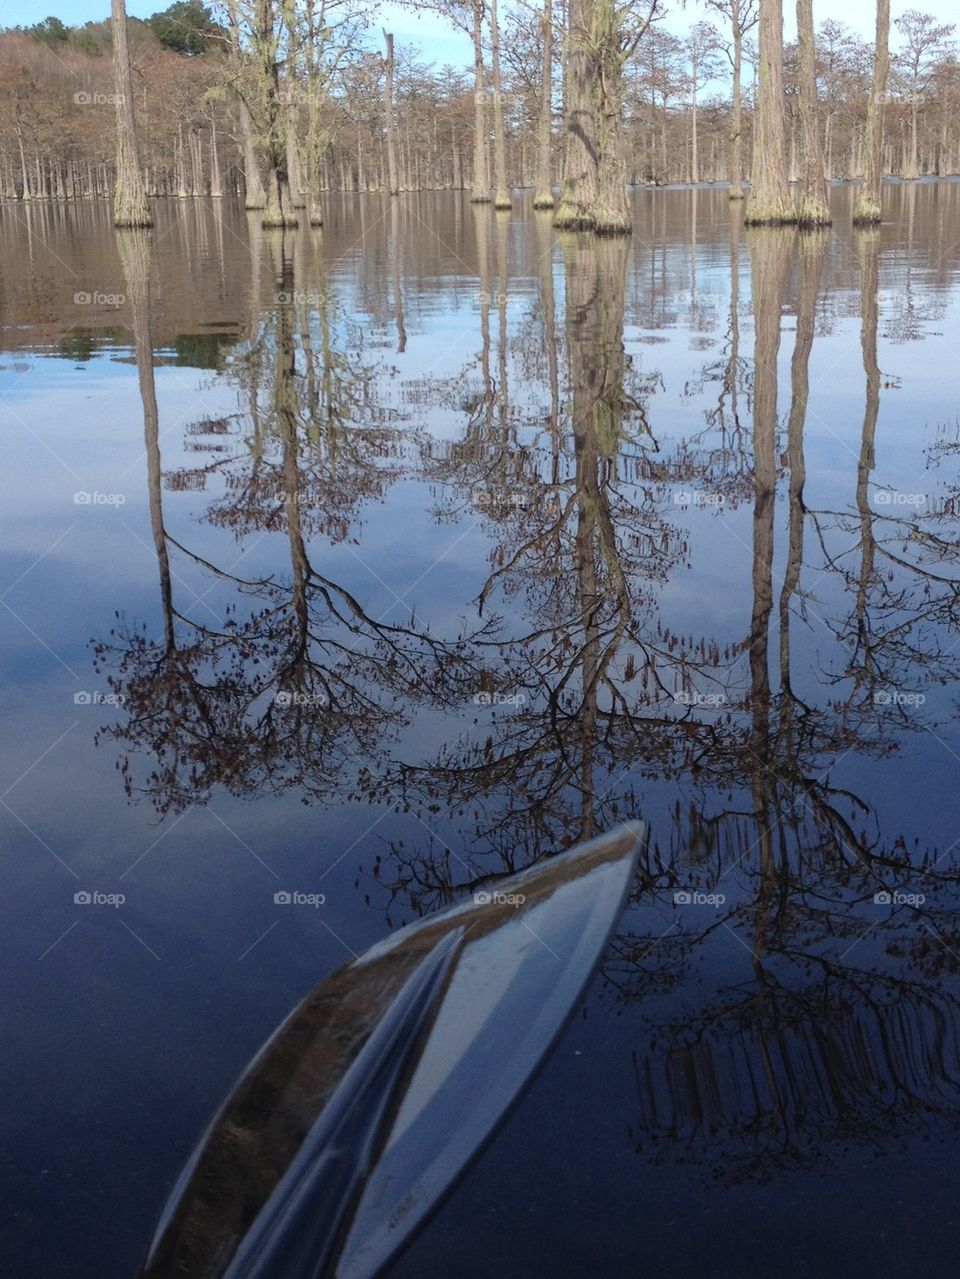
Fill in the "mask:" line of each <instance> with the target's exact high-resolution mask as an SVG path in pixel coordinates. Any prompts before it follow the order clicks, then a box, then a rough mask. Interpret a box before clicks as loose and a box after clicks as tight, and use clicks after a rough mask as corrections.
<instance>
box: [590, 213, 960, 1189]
mask: <svg viewBox="0 0 960 1279" xmlns="http://www.w3.org/2000/svg"><path fill="white" fill-rule="evenodd" d="M775 234H776V233H770V232H765V233H762V238H761V239H759V240H758V241H757V242H756V243H755V246H754V255H755V256H754V262H755V274H754V306H755V315H756V325H757V349H756V359H755V364H756V378H757V386H756V393H755V397H754V440H755V445H754V453H755V490H756V493H755V501H754V545H753V550H754V555H753V609H752V622H751V649H750V668H751V699H750V707H751V719H752V725H751V754H752V755H753V766H752V788H751V797H752V812H751V813H750V814H749V816H748V819H747V821H746V823H744V824H743V826H742V827H741V830H740V832H739V833H740V840H739V847H737V846H736V844H734V845H733V846H732V847H731V846H728V848H727V849H726V850H724V849H723V846H722V845H721V844H718V849H717V851H718V856H717V859H716V861H715V862H714V863H713V864H712V865H707V866H703V867H699V868H693V870H692V873H691V872H690V871H688V880H689V888H690V891H691V893H693V892H695V891H697V890H700V891H705V892H709V891H713V892H715V893H716V892H717V891H721V892H723V893H724V895H725V896H726V899H727V901H726V902H725V903H721V905H720V909H719V911H717V912H714V913H713V915H712V917H711V912H710V911H709V910H707V911H706V912H703V911H701V912H700V919H701V920H702V919H704V916H706V918H707V920H708V922H707V923H706V925H703V924H701V925H699V926H696V925H693V926H684V925H685V921H684V922H683V923H682V924H681V923H680V922H679V921H676V920H675V921H674V931H672V932H670V933H669V935H666V934H664V929H663V914H662V909H660V910H658V909H655V908H653V909H652V908H651V907H650V906H649V904H648V903H649V900H650V897H649V896H648V897H647V898H646V901H645V900H644V898H643V897H641V898H640V899H639V900H638V908H637V915H638V917H640V918H642V917H643V915H644V913H646V914H647V915H648V916H650V917H651V918H650V925H649V927H648V930H647V931H646V932H644V931H643V930H639V931H638V932H637V933H634V934H624V935H621V936H620V937H618V938H617V939H616V943H615V946H614V951H613V956H612V958H611V961H610V963H609V965H608V967H607V973H606V976H607V980H608V982H609V985H610V988H611V989H612V991H613V992H615V995H616V997H617V998H618V999H619V1000H621V1001H626V1002H631V1003H632V1002H633V1001H635V1000H636V1001H639V1002H640V1006H641V1007H642V1009H643V1013H642V1014H641V1025H640V1026H639V1027H638V1028H637V1041H638V1042H641V1043H644V1044H645V1047H644V1049H642V1050H641V1049H637V1050H636V1051H635V1053H634V1071H635V1080H636V1094H637V1105H638V1114H637V1117H636V1119H635V1120H634V1122H633V1125H632V1126H633V1129H634V1131H635V1133H636V1134H637V1145H638V1149H641V1150H643V1151H644V1152H645V1153H646V1154H647V1155H648V1156H649V1157H652V1158H654V1159H655V1160H658V1161H663V1160H667V1159H670V1160H691V1161H693V1162H695V1163H698V1164H700V1165H701V1166H702V1167H703V1168H704V1170H705V1172H706V1173H708V1174H709V1175H710V1176H711V1177H713V1178H720V1179H723V1180H734V1181H736V1180H743V1179H756V1178H760V1179H766V1178H768V1177H773V1176H779V1175H781V1174H782V1173H783V1172H784V1171H785V1170H786V1169H788V1168H790V1167H794V1166H808V1165H811V1164H813V1163H815V1162H822V1161H823V1159H824V1158H828V1157H829V1156H830V1154H831V1152H832V1151H833V1150H835V1149H840V1148H843V1147H845V1146H848V1145H849V1144H850V1143H854V1142H856V1143H866V1144H872V1145H874V1146H875V1147H877V1148H878V1149H879V1148H882V1147H883V1146H884V1145H886V1143H887V1142H889V1140H890V1139H891V1137H893V1136H897V1137H902V1136H904V1135H906V1134H909V1135H910V1136H911V1137H912V1138H913V1139H918V1138H920V1137H923V1136H929V1135H932V1134H933V1133H935V1132H936V1131H937V1127H938V1125H942V1123H943V1121H944V1120H949V1121H951V1122H952V1123H954V1124H955V1123H957V1121H958V1120H960V1104H958V1101H957V1097H958V1085H960V1041H958V1037H957V1024H958V1021H957V1015H958V1012H960V999H958V995H960V992H958V990H957V989H956V984H955V983H950V984H948V983H945V981H944V978H945V977H946V975H947V974H948V973H950V974H952V975H954V976H955V975H956V974H957V972H958V971H960V961H958V952H957V950H956V926H955V910H954V906H953V901H954V894H955V891H956V873H955V871H954V870H953V868H952V865H951V864H949V863H946V864H941V863H940V861H939V860H938V859H936V858H935V854H934V853H933V852H931V851H930V850H920V849H913V850H911V851H910V852H908V851H907V846H906V842H905V841H904V839H903V838H902V837H897V836H895V837H894V838H892V839H890V838H888V839H887V840H885V841H883V843H880V842H879V841H874V842H869V841H868V840H867V839H866V838H865V837H862V836H860V835H858V833H857V829H858V828H855V825H854V820H853V816H852V814H856V813H857V811H858V810H859V812H860V814H861V816H862V817H866V816H867V815H868V813H869V807H868V805H867V804H866V803H865V802H864V801H863V800H861V799H859V798H858V797H857V796H855V795H853V794H852V793H850V792H848V791H842V790H838V789H835V788H832V787H830V786H829V785H828V784H827V783H826V782H825V781H824V776H825V773H824V774H821V775H820V776H819V777H814V776H812V774H811V771H810V768H809V766H810V764H811V763H813V762H814V761H816V764H815V767H816V768H817V769H819V768H820V766H821V765H823V764H824V763H825V762H827V763H829V758H830V755H831V754H834V755H836V754H837V753H838V752H840V751H843V750H848V749H850V748H851V747H856V749H857V751H858V752H859V753H860V754H861V755H862V754H865V753H868V752H869V751H870V750H871V749H873V750H876V742H875V740H871V739H870V738H868V737H867V736H865V735H863V734H856V733H854V732H853V730H852V729H851V723H850V717H849V716H848V715H846V714H845V713H844V712H843V709H842V708H837V707H835V706H830V705H828V707H827V708H826V710H816V711H815V710H813V709H812V708H811V707H809V706H808V705H806V704H804V703H803V702H802V701H800V699H799V698H798V697H797V696H796V694H795V692H794V687H793V685H794V681H793V679H792V673H791V671H792V667H791V664H792V655H791V650H790V619H791V605H792V599H793V597H794V596H795V594H796V592H797V587H798V582H799V577H800V567H801V564H802V558H803V530H804V523H805V510H804V506H803V484H804V476H805V469H804V463H803V426H804V419H805V415H806V402H807V390H808V378H807V363H808V360H809V356H810V348H811V344H812V338H813V317H814V312H815V306H816V291H817V281H818V278H819V272H820V266H819V255H820V253H821V252H822V247H821V246H819V245H818V244H817V243H816V242H811V241H809V240H807V241H805V242H804V244H803V247H802V249H801V268H800V269H801V282H800V292H799V303H798V315H797V338H796V345H795V348H794V356H793V363H792V369H791V391H792V401H791V411H790V416H789V422H788V461H789V465H790V471H791V475H790V485H789V514H788V529H789V532H788V550H787V566H786V571H785V574H784V580H783V584H782V588H781V594H780V602H779V629H780V644H779V667H780V693H779V695H778V696H777V697H774V696H773V694H772V690H771V686H770V678H769V670H770V659H771V656H772V654H771V652H770V637H769V624H770V619H771V615H772V612H773V591H772V582H771V570H772V563H773V523H772V517H771V510H772V504H773V497H774V489H775V470H774V466H775V460H774V453H773V450H772V447H771V439H772V424H773V423H774V421H775V413H776V378H775V368H776V363H775V361H776V347H777V345H778V342H779V337H778V330H779V315H780V302H781V297H782V284H783V271H782V268H780V267H778V265H777V260H776V256H775V253H774V246H773V241H772V238H771V237H772V236H773V235H775ZM871 284H873V285H875V275H872V274H871V271H870V267H869V258H868V259H867V265H866V270H865V276H864V287H865V290H866V292H867V293H869V291H870V288H871ZM864 301H865V310H864V319H863V351H864V367H865V372H866V379H867V405H866V413H865V440H866V441H868V443H867V444H866V445H865V450H864V452H863V453H862V454H861V459H860V463H859V467H858V495H859V493H860V489H861V487H862V483H863V480H862V473H863V469H864V466H865V465H868V464H869V459H870V458H871V456H872V431H873V429H874V427H875V424H876V415H877V388H878V385H879V381H878V375H877V369H876V361H875V343H876V307H875V301H874V305H873V306H872V307H871V305H870V299H869V297H867V296H865V298H864ZM859 505H860V503H859V501H858V506H859ZM861 514H862V511H861ZM856 607H857V609H858V610H859V611H860V613H861V617H860V620H861V621H862V610H863V608H864V607H865V606H864V603H863V600H862V598H861V597H860V595H859V593H858V602H857V606H856ZM916 656H917V655H915V657H916ZM838 712H839V713H838ZM798 795H799V797H800V798H801V800H802V807H800V808H799V809H798V806H797V803H796V800H797V797H798ZM878 890H879V891H880V892H888V893H892V892H896V891H900V892H901V893H912V894H914V896H915V897H916V898H918V899H920V898H923V897H925V898H926V901H923V900H918V902H917V903H915V904H912V905H911V904H907V905H904V906H903V907H901V908H900V909H891V908H890V907H889V906H886V905H884V904H883V903H882V902H877V901H875V900H874V895H875V894H876V893H877V891H878ZM653 891H654V894H655V893H656V889H654V890H653ZM661 901H662V896H661ZM879 912H884V913H883V914H880V913H879ZM730 934H733V935H734V936H735V937H736V939H737V941H738V942H739V944H740V946H739V948H738V947H736V946H734V953H733V957H732V960H731V957H730V955H729V953H727V952H729V943H730V941H731V937H730ZM868 935H871V936H870V939H869V940H868ZM718 941H722V942H724V943H725V945H724V946H723V947H720V946H719V945H718ZM740 960H742V963H738V961H740ZM738 967H739V968H741V969H742V974H741V977H740V979H739V980H733V979H732V978H728V977H726V976H724V977H721V978H719V979H718V978H717V977H716V976H714V975H713V974H715V973H717V972H724V970H726V972H727V973H729V971H730V970H731V969H732V970H736V969H737V968H738ZM694 969H696V970H697V971H698V972H699V974H700V981H701V982H703V983H704V984H705V985H706V986H707V987H708V990H707V992H706V993H705V994H704V996H703V997H702V998H700V999H699V1000H698V1001H697V1007H692V1006H691V1005H690V1003H689V1000H688V1001H684V1000H683V999H682V998H681V999H680V1000H679V1001H677V1000H676V999H675V998H674V995H673V992H674V989H675V986H676V984H677V983H678V981H679V977H680V975H681V974H686V975H687V976H688V978H690V977H692V973H693V970H694ZM688 988H689V983H688ZM677 1002H679V1003H680V1005H681V1006H680V1008H679V1009H678V1007H677Z"/></svg>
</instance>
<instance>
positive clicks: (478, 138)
mask: <svg viewBox="0 0 960 1279" xmlns="http://www.w3.org/2000/svg"><path fill="white" fill-rule="evenodd" d="M486 95H487V88H486V80H485V77H484V72H483V0H473V192H472V194H471V196H470V199H471V200H472V201H473V203H474V204H486V203H487V201H488V200H489V199H490V173H489V170H488V168H487V101H486Z"/></svg>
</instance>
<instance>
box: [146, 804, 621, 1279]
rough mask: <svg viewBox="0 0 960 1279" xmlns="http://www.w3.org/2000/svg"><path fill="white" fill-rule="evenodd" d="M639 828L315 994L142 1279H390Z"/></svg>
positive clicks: (287, 1027) (610, 919) (226, 1122)
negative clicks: (199, 1278) (386, 1272)
mask: <svg viewBox="0 0 960 1279" xmlns="http://www.w3.org/2000/svg"><path fill="white" fill-rule="evenodd" d="M641 835H642V830H641V828H640V827H639V826H638V825H636V824H633V825H628V826H624V827H621V828H620V829H619V830H617V831H614V832H612V833H611V834H609V835H606V836H601V837H600V838H598V839H596V840H593V841H590V842H589V843H587V844H584V845H581V846H579V847H578V848H576V849H572V850H569V851H568V852H566V853H563V854H561V855H560V856H557V857H554V858H550V859H548V860H546V861H545V862H543V863H540V864H539V865H537V866H534V867H531V868H530V869H529V870H527V871H525V872H523V873H521V874H519V875H516V876H514V877H513V878H511V879H509V880H506V881H503V880H502V881H500V882H499V883H498V884H497V886H496V888H495V889H492V890H491V891H485V890H481V891H479V892H477V893H475V894H474V895H473V897H472V898H470V899H467V900H466V901H465V902H464V903H462V904H460V905H458V906H454V907H452V908H450V909H448V910H446V911H444V912H442V913H441V914H439V915H437V916H432V917H429V918H427V919H425V920H421V921H419V922H418V923H416V924H412V925H410V926H409V927H408V928H405V929H403V930H401V931H400V932H398V933H395V934H393V935H392V936H391V937H389V938H388V939H387V940H386V941H384V942H382V943H380V944H379V945H377V946H374V947H373V948H372V949H371V950H369V951H367V953H366V954H365V955H362V956H360V957H359V958H358V959H356V960H355V961H354V962H352V963H350V964H347V965H346V966H345V967H343V968H341V969H340V970H339V971H338V972H336V973H334V974H333V975H332V976H331V977H329V978H327V979H326V980H325V981H323V982H321V984H320V985H319V986H318V987H317V988H316V989H315V990H314V991H313V992H312V993H311V994H310V995H309V996H308V997H307V998H306V999H305V1000H304V1002H303V1003H302V1004H301V1005H300V1007H299V1008H298V1009H296V1011H295V1012H294V1013H292V1014H291V1016H290V1017H289V1018H288V1019H287V1021H286V1022H284V1024H283V1025H282V1026H281V1027H280V1029H279V1030H278V1031H277V1032H276V1034H275V1035H274V1036H273V1038H272V1039H271V1040H270V1041H269V1042H268V1043H267V1045H266V1046H265V1047H264V1048H263V1050H262V1051H261V1053H260V1054H259V1056H258V1057H257V1058H256V1059H255V1061H254V1062H253V1064H252V1065H251V1066H250V1068H249V1070H248V1072H247V1073H246V1075H245V1076H244V1077H243V1078H242V1079H241V1081H240V1083H239V1084H238V1085H237V1087H236V1089H235V1090H234V1092H233V1094H232V1095H231V1097H230V1098H229V1100H228V1101H227V1103H226V1104H225V1106H224V1107H223V1109H222V1110H221V1111H220V1113H219V1115H218V1116H217V1118H216V1119H215V1120H214V1122H213V1124H212V1126H211V1128H210V1130H209V1131H208V1133H207V1134H206V1136H205V1137H204V1139H203V1141H202V1142H201V1144H200V1147H199V1148H198V1150H197V1151H196V1152H195V1153H194V1155H193V1157H192V1158H191V1160H190V1162H189V1164H188V1165H187V1168H186V1169H185V1171H184V1173H183V1174H182V1176H181V1178H180V1180H179V1182H178V1184H177V1186H176V1188H175V1190H174V1192H173V1195H172V1197H171V1200H170V1203H169V1205H168V1207H167V1209H166V1211H165V1212H164V1214H163V1217H162V1219H161V1222H160V1225H159V1227H158V1231H157V1235H156V1238H155V1240H154V1243H153V1245H152V1247H151V1249H150V1254H149V1257H148V1260H147V1263H146V1266H145V1268H144V1270H143V1272H142V1273H143V1276H144V1279H162V1277H165V1276H175V1275H184V1274H189V1275H204V1276H209V1277H211V1279H212V1276H215V1275H225V1276H231V1277H232V1279H239V1276H248V1277H249V1279H254V1277H255V1276H264V1277H265V1276H277V1275H283V1276H284V1279H307V1276H315V1277H317V1279H319V1277H320V1276H331V1277H332V1276H337V1279H363V1277H364V1276H372V1275H375V1274H379V1273H380V1272H381V1271H382V1268H383V1267H384V1265H386V1263H387V1262H388V1261H389V1260H390V1258H391V1257H392V1256H394V1254H395V1253H396V1252H397V1251H398V1250H399V1249H400V1248H401V1247H402V1246H403V1244H404V1243H405V1242H406V1241H407V1240H408V1239H409V1237H410V1236H411V1235H412V1234H413V1232H414V1231H415V1230H416V1229H417V1227H418V1226H419V1225H420V1223H421V1222H422V1220H423V1219H424V1217H425V1216H426V1215H427V1214H428V1213H429V1212H430V1211H431V1210H432V1209H433V1208H434V1207H435V1206H436V1204H437V1203H438V1202H439V1200H440V1198H441V1197H442V1196H443V1194H444V1193H445V1192H446V1191H447V1190H448V1189H449V1188H450V1186H451V1185H452V1184H453V1182H454V1181H455V1179H456V1178H457V1177H458V1175H459V1174H460V1173H461V1172H462V1171H463V1169H464V1168H465V1167H466V1166H467V1164H468V1163H469V1162H470V1160H471V1159H472V1158H473V1156H474V1155H476V1153H477V1152H478V1151H479V1149H480V1148H481V1146H482V1145H483V1143H484V1142H485V1141H486V1139H487V1138H488V1137H489V1136H490V1134H491V1133H492V1132H493V1131H494V1129H495V1128H496V1126H497V1124H498V1123H499V1122H500V1120H501V1119H502V1118H503V1116H504V1115H505V1113H506V1111H507V1109H508V1108H509V1106H510V1105H511V1103H512V1102H513V1101H514V1100H515V1099H516V1097H517V1096H518V1094H519V1093H520V1091H521V1090H522V1089H523V1087H524V1085H525V1084H526V1083H527V1082H528V1081H529V1080H530V1078H531V1076H532V1074H533V1072H534V1070H535V1069H536V1067H537V1065H538V1064H539V1063H540V1061H541V1060H542V1059H543V1057H544V1056H545V1054H546V1052H547V1050H548V1049H549V1047H550V1046H551V1044H552V1043H553V1042H554V1040H555V1039H556V1037H557V1035H558V1034H559V1032H560V1030H561V1029H562V1027H563V1025H564V1024H565V1022H566V1020H567V1018H568V1017H569V1015H570V1014H571V1013H572V1011H573V1009H574V1007H575V1005H576V1003H577V1000H578V998H579V997H580V995H581V994H582V992H583V989H584V987H585V985H586V983H587V981H588V979H589V977H590V975H591V973H592V972H593V969H594V967H595V965H596V964H597V962H598V961H599V960H600V957H601V955H602V953H603V951H604V948H605V946H606V943H607V940H608V938H609V936H610V932H611V929H612V928H613V926H614V924H615V922H616V920H617V917H618V915H619V913H620V908H621V906H622V903H623V899H624V896H625V894H626V891H627V887H628V885H629V883H630V880H631V878H632V876H633V871H634V865H635V860H636V853H637V849H638V847H639V842H640V838H641Z"/></svg>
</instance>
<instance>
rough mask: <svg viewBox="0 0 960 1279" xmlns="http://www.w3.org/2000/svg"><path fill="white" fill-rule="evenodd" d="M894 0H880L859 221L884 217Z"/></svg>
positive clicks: (856, 215) (857, 212)
mask: <svg viewBox="0 0 960 1279" xmlns="http://www.w3.org/2000/svg"><path fill="white" fill-rule="evenodd" d="M889 46H890V0H877V35H876V43H875V45H874V50H873V82H872V84H871V92H870V102H869V104H868V106H867V136H866V141H865V143H864V148H863V152H864V154H863V185H862V186H861V187H860V193H859V195H858V196H857V203H856V207H855V208H854V211H853V220H854V223H855V224H858V225H863V224H869V223H875V222H879V221H880V184H881V181H882V179H883V100H884V98H885V97H886V93H887V76H888V74H889V71H890V48H889Z"/></svg>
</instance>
